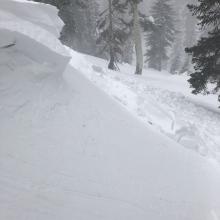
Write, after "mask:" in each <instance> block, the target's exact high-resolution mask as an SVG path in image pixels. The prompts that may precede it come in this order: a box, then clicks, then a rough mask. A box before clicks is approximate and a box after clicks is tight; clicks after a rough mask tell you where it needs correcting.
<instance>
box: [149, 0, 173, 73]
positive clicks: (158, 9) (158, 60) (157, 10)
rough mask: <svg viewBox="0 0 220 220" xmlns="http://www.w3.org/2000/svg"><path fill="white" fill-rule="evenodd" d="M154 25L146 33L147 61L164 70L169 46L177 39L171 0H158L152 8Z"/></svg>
mask: <svg viewBox="0 0 220 220" xmlns="http://www.w3.org/2000/svg"><path fill="white" fill-rule="evenodd" d="M151 16H152V17H153V19H154V27H153V28H152V29H151V30H150V31H149V32H148V33H147V34H146V48H147V52H146V54H145V56H146V62H148V66H149V67H150V68H154V69H157V70H159V71H160V70H162V68H163V66H164V65H165V64H166V61H167V60H168V58H169V57H168V54H167V53H168V48H170V47H171V46H172V44H173V42H174V39H175V32H176V30H175V25H174V16H175V13H174V10H173V8H172V6H171V5H170V0H157V1H156V2H155V3H154V5H153V6H152V8H151Z"/></svg>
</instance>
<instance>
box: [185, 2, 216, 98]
mask: <svg viewBox="0 0 220 220" xmlns="http://www.w3.org/2000/svg"><path fill="white" fill-rule="evenodd" d="M188 8H189V10H190V11H191V12H192V14H193V15H196V17H197V19H198V20H199V26H200V27H201V29H202V30H203V29H206V30H209V31H208V33H207V36H205V37H201V38H200V40H199V41H198V42H197V44H196V45H195V46H193V47H191V48H186V52H187V53H188V54H190V55H192V62H193V64H194V69H195V71H194V72H193V73H192V74H191V75H190V79H189V83H190V85H191V87H192V88H193V91H192V92H193V93H194V94H198V93H201V92H203V93H204V94H209V93H210V92H212V93H217V92H218V91H219V89H220V2H219V0H199V4H198V5H188ZM208 83H213V84H214V85H215V88H214V89H213V90H209V89H208V88H207V84H208ZM219 101H220V95H219Z"/></svg>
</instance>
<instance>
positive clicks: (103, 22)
mask: <svg viewBox="0 0 220 220" xmlns="http://www.w3.org/2000/svg"><path fill="white" fill-rule="evenodd" d="M126 13H127V7H126V4H125V3H123V2H121V1H120V0H108V6H107V8H106V9H105V10H104V11H103V12H102V13H100V15H99V19H98V23H97V28H98V35H99V37H98V39H97V44H98V45H100V48H101V49H100V51H99V52H100V54H102V53H104V56H105V57H106V58H108V59H109V60H110V61H109V65H108V68H109V69H112V70H116V69H117V62H120V61H121V60H122V57H123V47H124V46H125V42H126V40H127V39H128V36H129V34H130V22H127V21H126V20H125V19H124V16H125V14H126Z"/></svg>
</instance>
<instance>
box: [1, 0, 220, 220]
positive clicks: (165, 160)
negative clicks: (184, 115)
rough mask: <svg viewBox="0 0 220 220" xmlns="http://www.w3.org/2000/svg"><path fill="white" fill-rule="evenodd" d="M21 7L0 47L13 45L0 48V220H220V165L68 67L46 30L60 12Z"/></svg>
mask: <svg viewBox="0 0 220 220" xmlns="http://www.w3.org/2000/svg"><path fill="white" fill-rule="evenodd" d="M22 2H23V1H22ZM22 2H21V1H19V2H12V1H4V9H3V8H2V7H1V10H0V18H1V19H0V24H1V26H0V27H1V30H0V45H3V46H4V45H8V44H10V43H11V42H14V39H15V42H16V44H15V45H13V46H10V47H6V48H4V49H0V100H1V101H0V122H1V123H0V174H1V175H0V219H4V220H17V219H20V220H25V219H28V220H34V219H37V220H45V219H46V220H60V219H81V220H88V219H90V220H107V219H108V220H113V219H114V220H122V219H126V220H134V219H137V220H146V219H152V220H160V219H161V220H176V219H178V220H186V219H187V220H218V219H219V217H220V197H219V195H220V188H219V185H220V169H219V165H217V164H215V163H214V162H213V163H211V162H210V161H208V160H207V159H206V158H204V157H201V156H199V155H198V154H196V153H193V152H192V151H188V150H185V149H184V148H183V147H182V146H181V145H179V144H178V143H176V142H175V141H173V140H171V139H170V138H168V137H166V136H163V135H161V134H159V133H158V132H156V131H154V128H153V127H152V126H151V125H150V124H149V125H146V124H145V123H141V122H140V121H138V120H137V118H136V117H133V116H132V115H131V114H129V113H128V112H127V110H125V109H124V108H123V107H122V106H120V105H118V104H117V103H116V102H115V100H113V99H112V98H110V97H109V96H107V95H106V94H105V93H104V92H103V91H102V90H101V89H100V88H97V87H96V86H95V85H93V84H92V83H91V82H90V81H89V80H88V79H86V78H85V77H84V76H83V74H84V75H86V74H87V73H90V72H88V70H89V69H88V68H87V67H90V66H91V64H90V61H89V60H87V59H81V58H82V57H81V56H80V55H79V54H77V53H74V52H72V53H71V54H70V55H71V56H73V58H75V59H78V61H76V63H75V64H74V62H73V61H74V59H73V60H72V61H71V62H72V65H73V66H71V65H67V63H68V59H69V58H68V54H69V52H71V51H69V52H67V50H66V49H65V48H64V47H63V46H62V45H61V44H60V42H59V41H58V40H56V36H57V35H56V34H55V30H56V27H57V26H58V25H57V24H55V26H54V29H53V25H52V23H50V22H48V24H46V25H45V24H42V23H41V18H42V17H45V16H46V17H47V16H48V14H50V16H52V17H53V16H56V10H55V9H53V8H52V7H50V6H44V5H42V4H41V5H39V4H31V3H22ZM27 4H28V5H30V7H31V8H32V11H31V15H28V14H27V16H24V15H25V13H27V12H28V10H27V9H28V6H27ZM35 6H36V8H35ZM41 9H42V10H41ZM23 10H24V11H23ZM35 12H36V13H35ZM50 16H49V17H50ZM29 17H30V19H29ZM49 17H48V18H49ZM57 19H58V18H57ZM53 21H55V20H53ZM45 23H47V22H45ZM58 23H59V22H58ZM48 25H49V27H48ZM52 29H53V30H52ZM39 31H40V32H39ZM73 53H74V54H73ZM87 58H88V57H87ZM80 60H81V61H80ZM80 62H81V63H80ZM77 63H78V64H77ZM82 66H83V67H84V68H85V69H83V68H82ZM92 68H93V70H95V71H96V72H98V73H97V74H98V75H99V76H101V77H102V76H103V77H105V74H104V71H103V68H102V67H100V65H99V60H97V59H96V60H95V61H94V65H93V67H92ZM80 70H81V71H84V70H85V71H87V72H84V73H83V74H82V73H81V72H80ZM59 71H60V72H59ZM62 71H64V72H62ZM100 82H103V83H104V82H106V81H100ZM116 88H117V87H116ZM118 92H120V90H118ZM115 94H116V93H115Z"/></svg>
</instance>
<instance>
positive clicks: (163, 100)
mask: <svg viewBox="0 0 220 220" xmlns="http://www.w3.org/2000/svg"><path fill="white" fill-rule="evenodd" d="M69 51H70V54H71V56H72V57H73V58H72V61H71V64H72V65H73V66H75V67H77V68H78V69H80V70H81V72H82V73H83V74H84V75H85V76H86V77H87V78H88V79H89V80H91V81H92V82H93V83H94V84H95V85H97V86H98V87H99V88H100V89H102V90H104V91H105V92H106V93H107V94H108V95H110V96H111V97H112V98H113V99H114V100H116V101H117V102H118V103H120V104H121V105H122V106H123V107H124V108H125V109H127V110H128V111H129V112H130V113H132V114H133V115H134V116H135V117H136V118H138V119H139V120H140V121H142V122H144V123H145V124H151V125H152V126H153V127H154V129H156V130H157V131H159V132H162V133H163V134H165V135H166V136H168V137H170V138H172V139H173V140H175V141H176V142H178V143H180V144H181V145H183V146H184V147H186V148H189V149H193V150H195V151H197V152H198V153H199V154H201V155H203V156H206V157H207V158H209V159H214V160H217V161H219V162H220V136H219V134H220V110H219V109H218V108H217V107H218V105H219V103H218V102H217V100H218V97H217V95H210V96H202V95H198V96H195V95H192V94H191V89H190V88H189V85H188V83H187V78H188V77H187V76H184V75H182V76H179V75H171V74H169V73H167V72H161V73H160V72H157V71H154V70H151V69H146V70H144V73H143V76H136V75H134V74H133V73H134V68H133V67H132V66H130V65H126V64H124V65H120V69H121V71H120V72H115V71H110V70H108V69H106V67H107V63H106V61H104V60H102V59H98V58H95V57H91V56H87V55H84V54H80V53H77V52H75V51H71V50H69Z"/></svg>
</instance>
